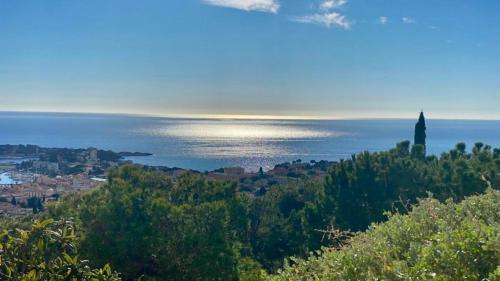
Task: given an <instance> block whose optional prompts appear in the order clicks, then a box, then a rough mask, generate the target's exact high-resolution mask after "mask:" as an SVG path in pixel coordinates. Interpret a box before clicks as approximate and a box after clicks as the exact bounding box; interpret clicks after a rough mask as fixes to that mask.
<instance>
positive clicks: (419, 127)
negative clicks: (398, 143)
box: [414, 111, 426, 147]
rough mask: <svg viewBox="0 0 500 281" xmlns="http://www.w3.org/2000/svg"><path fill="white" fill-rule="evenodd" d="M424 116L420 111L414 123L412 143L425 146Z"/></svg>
mask: <svg viewBox="0 0 500 281" xmlns="http://www.w3.org/2000/svg"><path fill="white" fill-rule="evenodd" d="M425 130H426V127H425V117H424V112H423V111H421V112H420V117H419V118H418V122H417V123H416V124H415V143H414V144H420V145H423V146H424V147H425V138H426V134H425Z"/></svg>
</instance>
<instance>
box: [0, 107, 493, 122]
mask: <svg viewBox="0 0 500 281" xmlns="http://www.w3.org/2000/svg"><path fill="white" fill-rule="evenodd" d="M419 112H420V111H419ZM0 113H38V114H43V113H47V114H50V113H52V114H82V115H84V114H89V115H92V114H94V115H118V116H137V117H150V118H171V119H227V120H231V119H233V120H234V119H236V120H317V121H328V120H332V121H333V120H408V119H417V118H418V114H416V115H415V117H410V116H409V115H404V116H399V117H394V116H387V117H384V116H369V115H367V116H360V117H350V116H319V115H272V114H211V113H193V114H189V113H173V114H164V113H134V112H133V113H129V112H103V111H51V110H40V111H37V110H2V109H0ZM424 114H426V113H425V111H424ZM430 115H431V116H430V117H429V116H427V117H426V119H429V120H470V121H500V117H486V118H485V117H457V118H450V117H439V116H432V114H430Z"/></svg>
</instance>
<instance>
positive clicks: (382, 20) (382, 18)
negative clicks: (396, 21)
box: [378, 16, 389, 24]
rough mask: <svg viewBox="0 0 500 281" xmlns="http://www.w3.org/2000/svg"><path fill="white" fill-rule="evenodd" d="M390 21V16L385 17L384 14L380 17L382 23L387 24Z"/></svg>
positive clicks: (379, 20)
mask: <svg viewBox="0 0 500 281" xmlns="http://www.w3.org/2000/svg"><path fill="white" fill-rule="evenodd" d="M388 21H389V18H387V17H384V16H382V17H380V18H378V22H379V23H380V24H386V23H387V22H388Z"/></svg>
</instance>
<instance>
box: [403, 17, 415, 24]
mask: <svg viewBox="0 0 500 281" xmlns="http://www.w3.org/2000/svg"><path fill="white" fill-rule="evenodd" d="M401 20H402V21H403V22H404V23H408V24H412V23H416V21H415V20H414V19H412V18H409V17H402V18H401Z"/></svg>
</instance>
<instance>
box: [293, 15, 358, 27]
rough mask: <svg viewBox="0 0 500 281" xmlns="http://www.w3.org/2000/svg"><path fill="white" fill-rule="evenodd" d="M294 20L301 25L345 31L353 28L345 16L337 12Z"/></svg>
mask: <svg viewBox="0 0 500 281" xmlns="http://www.w3.org/2000/svg"><path fill="white" fill-rule="evenodd" d="M294 20H295V21H297V22H301V23H312V24H319V25H324V26H326V27H332V26H337V27H341V28H344V29H349V28H350V27H351V23H350V22H349V21H348V20H347V18H346V17H345V16H344V15H342V14H339V13H335V12H332V13H325V14H313V15H306V16H302V17H296V18H294Z"/></svg>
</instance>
